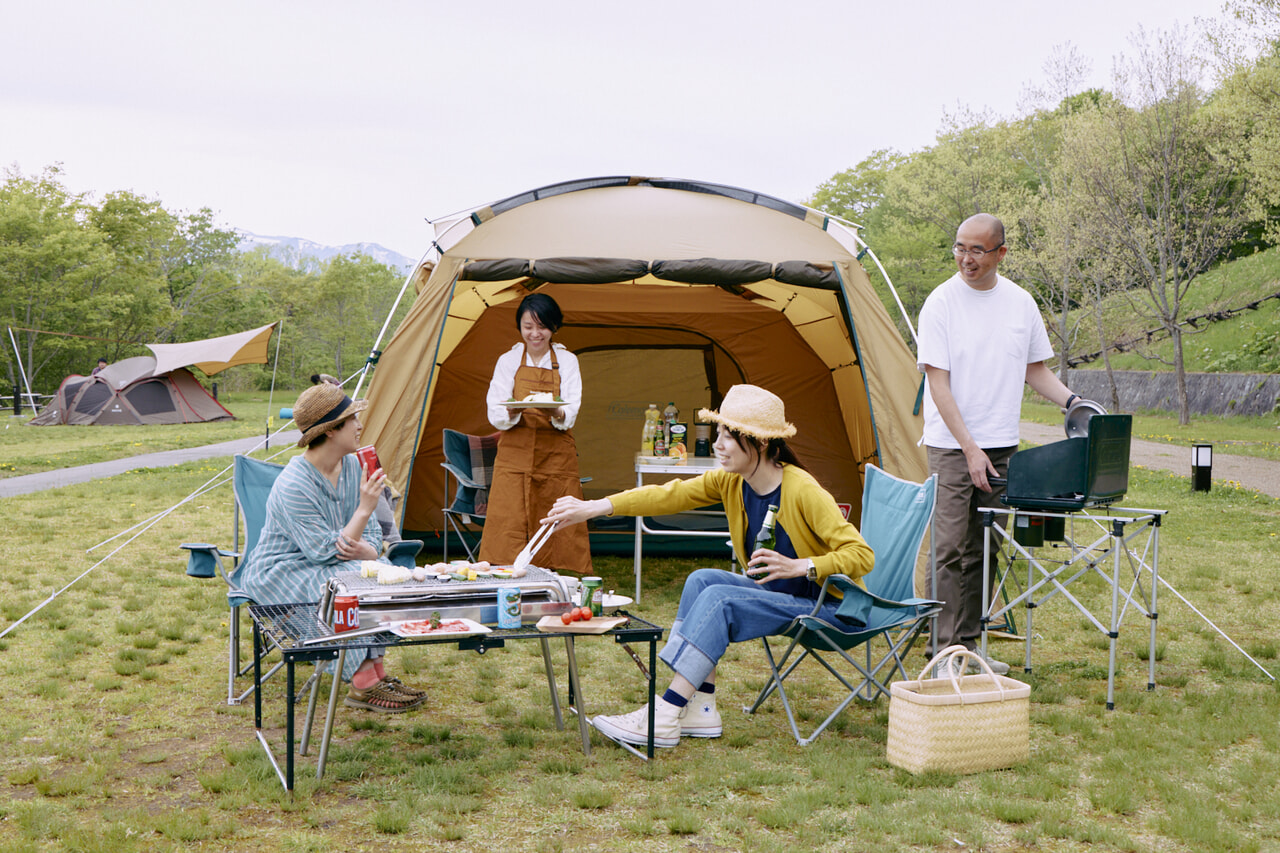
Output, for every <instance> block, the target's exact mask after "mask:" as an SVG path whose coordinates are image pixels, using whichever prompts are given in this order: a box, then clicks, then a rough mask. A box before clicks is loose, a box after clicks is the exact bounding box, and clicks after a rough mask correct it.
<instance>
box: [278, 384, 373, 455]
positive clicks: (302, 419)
mask: <svg viewBox="0 0 1280 853" xmlns="http://www.w3.org/2000/svg"><path fill="white" fill-rule="evenodd" d="M366 405H368V404H367V403H366V402H365V401H364V400H361V401H359V402H358V403H357V402H355V401H353V400H352V399H351V398H350V397H348V396H347V395H346V394H345V393H344V392H343V390H342V389H341V388H339V387H338V386H337V385H330V384H329V383H328V382H321V383H320V384H319V385H312V386H311V387H310V388H308V389H307V390H305V391H303V392H302V394H300V395H299V396H298V402H297V403H294V405H293V420H294V422H295V423H296V424H297V425H298V429H300V430H302V438H300V439H298V446H299V447H308V446H310V444H311V442H313V441H315V440H316V439H317V438H318V437H320V436H321V435H323V434H325V433H326V432H329V431H330V430H333V429H337V428H338V427H340V426H342V424H343V422H344V421H346V419H347V418H350V417H354V416H355V415H356V413H357V412H363V411H364V407H365V406H366Z"/></svg>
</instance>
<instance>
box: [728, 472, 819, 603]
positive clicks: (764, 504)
mask: <svg viewBox="0 0 1280 853" xmlns="http://www.w3.org/2000/svg"><path fill="white" fill-rule="evenodd" d="M742 502H743V505H744V506H745V507H746V510H747V541H746V543H745V545H746V556H747V559H748V560H750V559H751V552H752V551H754V550H755V542H756V534H757V533H759V532H760V527H761V526H762V525H763V524H764V516H765V513H766V512H768V511H769V505H770V504H772V505H773V506H781V505H782V484H781V483H779V484H778V488H776V489H774V490H773V491H772V492H770V493H769V494H767V495H757V494H756V493H755V492H754V491H752V489H751V487H750V486H748V485H747V483H746V481H745V480H743V482H742ZM773 533H774V536H775V537H776V538H777V544H776V545H775V546H774V548H773V550H775V551H777V552H778V553H779V554H781V555H782V556H784V557H791V558H793V559H794V558H795V557H796V556H797V555H796V549H795V546H793V545H792V544H791V537H790V536H788V535H787V531H786V529H784V528H783V526H782V524H781V522H779V521H778V520H777V517H776V516H775V517H774V524H773ZM748 577H750V576H749V575H748ZM762 586H763V587H764V588H765V589H769V590H773V591H774V592H784V593H786V594H787V595H803V596H805V597H807V598H817V597H818V592H819V587H818V585H817V584H815V583H813V581H811V580H809V579H808V578H780V579H778V580H772V581H769V582H768V583H765V584H762Z"/></svg>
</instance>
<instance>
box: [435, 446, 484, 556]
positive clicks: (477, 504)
mask: <svg viewBox="0 0 1280 853" xmlns="http://www.w3.org/2000/svg"><path fill="white" fill-rule="evenodd" d="M497 455H498V433H496V432H495V433H493V434H492V435H467V434H466V433H465V432H458V431H457V430H452V429H445V431H444V461H443V462H441V463H440V467H442V468H444V470H445V475H444V488H445V494H446V495H447V494H449V478H450V475H452V477H453V479H454V480H456V481H457V484H458V485H457V488H456V490H455V491H454V494H453V503H451V504H450V505H449V506H447V507H445V508H444V510H443V512H444V519H445V522H446V523H445V526H444V531H443V532H444V544H443V548H444V560H445V562H448V561H449V528H450V527H452V528H453V532H454V533H456V534H457V535H458V538H459V539H461V540H462V547H463V549H464V550H466V552H467V559H469V560H471V561H472V562H474V561H475V559H476V551H477V550H478V549H479V547H480V536H481V535H483V531H481V533H476V534H472V535H474V536H475V542H474V544H473V543H471V542H469V541H468V539H467V536H468V533H469V531H467V529H466V528H467V527H468V526H469V525H472V524H474V525H475V526H477V527H484V517H485V513H486V512H487V510H488V506H489V483H490V482H491V481H492V479H493V460H494V459H495V458H496V457H497Z"/></svg>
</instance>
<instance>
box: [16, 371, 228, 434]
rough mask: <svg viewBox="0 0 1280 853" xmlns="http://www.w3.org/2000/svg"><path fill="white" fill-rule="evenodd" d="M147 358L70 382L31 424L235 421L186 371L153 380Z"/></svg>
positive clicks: (60, 389) (168, 373)
mask: <svg viewBox="0 0 1280 853" xmlns="http://www.w3.org/2000/svg"><path fill="white" fill-rule="evenodd" d="M155 369H156V360H155V359H154V358H152V357H151V356H149V355H142V356H138V357H137V358H126V359H125V360H124V361H117V362H116V363H115V364H110V365H108V366H107V367H105V368H103V370H101V371H100V372H99V373H98V375H96V376H74V375H73V376H68V377H67V378H66V379H64V380H62V384H61V385H60V386H58V392H57V393H56V394H54V397H53V400H51V401H50V402H49V404H48V405H47V406H45V407H44V409H43V410H41V412H40V414H39V415H37V416H36V417H34V418H32V419H31V420H30V421H29V422H28V423H30V424H31V425H32V426H49V425H52V424H190V423H200V422H202V421H218V420H226V419H234V418H235V416H234V415H232V414H231V412H229V411H227V410H226V409H225V408H224V407H223V406H222V404H221V403H219V402H218V401H217V400H215V399H213V397H212V396H210V394H209V392H208V391H206V390H205V389H204V386H203V385H201V384H200V382H199V381H198V380H197V379H196V378H195V377H194V376H192V375H191V372H190V371H189V370H187V369H186V368H183V367H180V368H178V369H176V370H170V371H168V372H166V373H162V374H160V375H159V376H155V375H153V374H154V373H155Z"/></svg>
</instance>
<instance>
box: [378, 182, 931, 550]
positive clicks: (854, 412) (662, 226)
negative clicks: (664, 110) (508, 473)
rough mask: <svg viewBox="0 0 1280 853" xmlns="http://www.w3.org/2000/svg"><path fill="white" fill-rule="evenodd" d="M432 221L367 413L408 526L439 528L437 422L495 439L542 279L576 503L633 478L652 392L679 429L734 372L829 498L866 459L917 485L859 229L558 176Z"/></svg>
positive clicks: (657, 189) (702, 192) (742, 194)
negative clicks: (569, 395)
mask: <svg viewBox="0 0 1280 853" xmlns="http://www.w3.org/2000/svg"><path fill="white" fill-rule="evenodd" d="M435 225H436V231H437V236H436V241H435V243H434V245H433V249H432V252H431V253H430V254H429V255H428V260H427V261H426V262H424V263H423V264H422V265H421V266H420V267H419V268H418V270H417V272H416V273H415V276H416V279H415V284H416V286H417V297H416V300H415V302H414V304H413V306H412V308H411V309H410V311H409V313H408V315H407V316H406V318H405V319H404V321H403V322H402V323H401V325H400V327H399V328H398V329H397V330H396V332H395V334H394V336H393V337H392V338H391V340H390V342H389V343H388V344H387V345H386V347H385V349H384V351H383V352H382V354H381V356H380V359H379V361H378V363H377V368H376V371H375V372H374V374H373V379H372V383H371V385H370V386H369V393H368V399H369V402H370V405H369V409H368V411H367V412H366V413H365V415H364V416H363V420H364V422H365V432H364V439H365V440H366V441H368V442H370V443H373V444H376V445H377V447H378V453H379V456H380V458H381V460H382V464H383V466H384V467H385V468H386V469H387V472H388V475H389V477H390V479H391V481H392V483H393V484H394V485H395V486H396V487H397V488H398V489H400V490H401V491H402V492H403V493H404V494H405V500H404V502H403V504H402V506H403V513H404V515H403V519H402V522H403V524H402V526H403V527H404V528H405V529H406V530H409V531H413V535H415V536H416V535H421V534H426V533H430V532H432V531H439V530H441V529H442V525H443V520H442V513H441V508H442V507H443V506H446V505H447V498H446V494H445V489H446V484H445V478H444V471H443V469H442V468H441V467H440V462H441V461H442V460H443V454H442V430H443V429H444V428H445V427H449V428H452V429H455V430H459V431H461V432H468V433H472V434H486V433H489V432H492V431H493V428H492V427H491V426H490V425H489V424H488V421H487V420H486V416H485V402H484V398H485V392H486V390H487V388H488V383H489V378H490V376H491V373H492V370H493V366H494V363H495V362H496V360H497V358H498V356H499V354H501V353H502V352H503V351H504V350H506V349H508V348H510V347H511V346H512V345H513V344H514V343H517V342H518V341H519V335H518V333H517V330H516V323H515V310H516V307H517V306H518V304H519V302H520V300H521V299H522V298H523V297H524V296H525V295H526V294H528V293H530V292H533V291H535V290H538V291H541V292H544V293H547V294H549V295H550V296H552V297H553V298H554V299H555V300H556V301H557V302H558V303H559V304H560V307H561V308H562V309H563V311H564V315H565V325H564V327H563V328H562V329H561V330H560V331H559V332H558V333H557V335H556V340H558V341H560V342H561V343H563V344H565V345H566V346H567V347H568V348H569V349H570V350H572V351H573V352H575V353H576V354H577V355H578V358H579V361H580V364H581V366H582V372H583V387H584V390H583V405H582V411H581V413H580V414H579V417H578V423H577V426H576V427H575V430H574V432H575V435H576V436H577V443H578V451H579V456H580V460H579V462H580V469H581V471H582V474H583V475H584V476H590V477H591V478H592V480H591V482H590V483H588V484H587V485H586V487H585V489H586V492H587V496H588V497H597V496H600V495H604V494H608V493H611V492H614V491H618V490H621V489H625V488H628V487H630V486H632V485H634V484H635V472H634V457H635V454H636V452H637V451H638V450H639V448H640V436H641V429H642V426H643V420H644V419H643V411H644V409H645V408H646V406H647V405H648V404H649V403H657V404H658V406H659V408H661V407H663V406H665V405H666V404H667V403H668V402H672V401H674V402H675V404H676V405H677V406H678V407H679V409H680V411H681V420H684V421H688V422H690V423H692V421H693V419H694V414H695V413H696V411H697V410H698V408H700V407H711V408H714V407H716V406H717V405H718V404H719V402H720V400H721V398H722V396H723V395H724V393H725V392H726V391H727V390H728V389H729V387H730V386H731V385H734V384H737V383H743V382H747V383H752V384H755V385H760V386H762V387H765V388H768V389H769V390H771V391H773V392H775V393H776V394H778V395H779V396H780V397H781V398H782V399H783V401H784V403H785V404H786V410H787V415H788V418H789V419H790V420H792V421H793V422H794V423H795V424H796V426H797V428H798V430H799V432H798V435H797V436H796V437H795V439H794V440H793V441H792V442H791V443H792V446H793V447H794V448H795V449H796V452H797V453H798V455H799V456H800V458H801V460H802V461H803V462H804V463H805V465H806V467H808V468H809V469H810V470H811V471H812V472H813V473H814V474H815V475H816V476H817V477H818V479H819V480H821V481H822V482H823V483H824V484H825V485H826V486H827V488H828V489H829V490H830V491H831V492H832V493H833V494H834V495H835V496H836V499H837V500H840V501H845V502H848V503H851V504H853V505H854V506H855V507H856V506H857V505H858V503H859V498H860V496H861V494H862V472H863V466H864V465H865V464H866V463H868V462H874V463H875V464H877V465H879V466H881V467H883V468H885V469H886V470H888V471H890V472H892V473H894V474H897V475H899V476H902V477H907V478H911V479H915V480H923V479H924V478H925V477H926V476H927V467H926V463H925V459H924V454H923V451H922V450H921V449H920V448H919V447H918V446H917V442H918V440H919V438H920V434H921V428H922V422H921V419H920V416H919V415H918V414H916V412H915V406H916V399H917V393H918V390H919V387H920V374H919V373H918V371H917V370H916V366H915V358H914V356H913V355H912V354H911V351H910V350H909V348H908V347H907V346H906V345H905V344H904V343H903V340H902V338H901V336H900V335H899V333H898V331H897V329H896V328H895V327H894V324H893V323H892V322H891V320H890V318H889V316H888V314H887V312H886V311H885V309H884V306H883V305H882V303H881V301H880V299H879V297H878V296H877V295H876V293H875V292H874V290H873V288H872V287H871V284H870V282H869V281H868V279H867V276H866V273H865V272H864V270H863V269H862V266H861V265H860V263H859V261H858V255H859V252H860V251H862V250H863V248H864V246H863V244H862V243H861V241H860V240H859V238H858V235H857V232H856V230H855V228H854V227H852V226H850V225H847V224H844V223H842V222H838V221H836V220H833V219H831V218H829V217H827V216H825V215H823V214H821V213H819V212H817V211H814V210H811V209H808V208H805V207H802V206H800V205H796V204H792V203H790V202H786V201H782V200H780V199H777V198H772V197H770V196H765V195H760V194H758V193H753V192H750V191H747V190H741V189H737V188H733V187H726V186H721V185H716V184H706V183H698V182H690V181H671V180H662V179H653V178H627V177H609V178H597V179H589V180H582V181H574V182H570V183H564V184H556V185H552V186H549V187H544V188H542V189H538V190H534V191H531V192H527V193H522V194H521V195H518V196H513V197H511V198H509V199H505V200H503V201H501V202H497V203H494V204H490V205H487V206H484V207H480V208H476V209H475V210H471V211H467V212H465V213H462V214H458V215H457V216H454V217H450V218H449V219H447V220H443V221H440V222H437V223H435ZM691 429H692V426H691ZM406 535H409V534H406Z"/></svg>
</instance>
